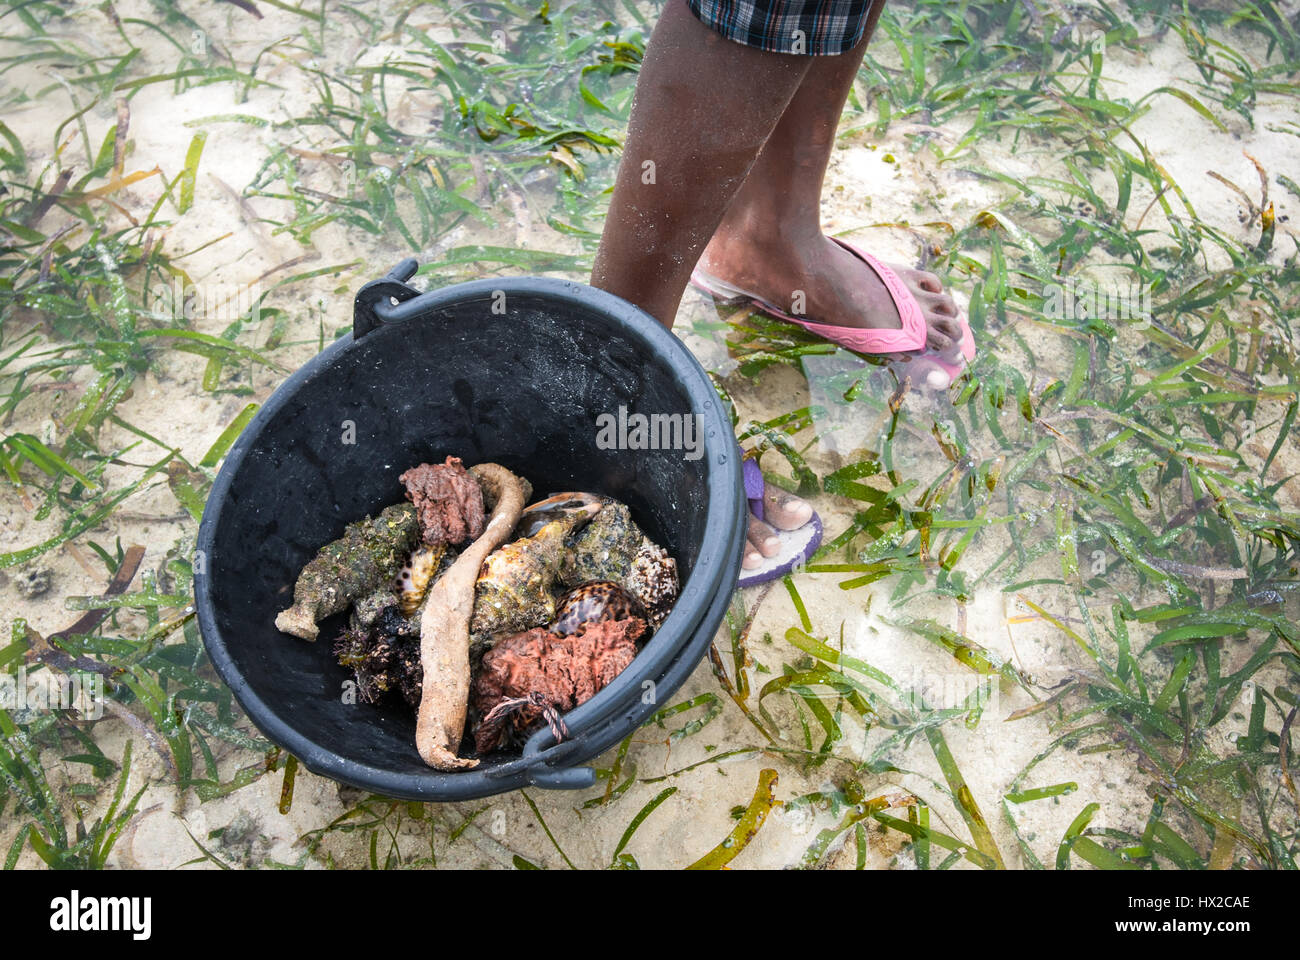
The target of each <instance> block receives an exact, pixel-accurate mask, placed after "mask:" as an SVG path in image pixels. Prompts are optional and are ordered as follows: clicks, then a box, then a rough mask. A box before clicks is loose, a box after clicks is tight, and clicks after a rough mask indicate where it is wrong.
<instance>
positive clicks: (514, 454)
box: [206, 293, 732, 774]
mask: <svg viewBox="0 0 1300 960" xmlns="http://www.w3.org/2000/svg"><path fill="white" fill-rule="evenodd" d="M493 303H494V301H493V299H492V298H491V296H484V297H479V298H470V299H464V300H460V301H458V302H454V303H452V304H449V305H444V306H442V307H440V308H438V309H436V310H435V311H433V312H430V313H427V314H425V315H423V316H418V317H416V318H414V319H412V320H408V321H403V322H400V323H396V322H395V323H389V324H385V325H383V326H381V327H379V328H378V329H375V330H373V331H371V332H369V333H367V334H366V335H365V336H363V337H362V338H361V339H360V340H358V341H356V342H352V341H351V339H350V338H348V339H347V340H345V341H344V342H343V343H340V344H336V345H335V346H334V347H332V348H330V349H329V350H328V351H326V353H325V354H323V355H322V356H321V357H318V358H317V359H316V361H314V362H313V363H312V364H310V365H309V366H308V367H307V368H305V369H304V371H302V372H301V374H300V375H298V376H296V377H295V378H293V379H292V380H290V381H289V382H288V383H287V384H286V385H285V387H283V388H282V389H281V390H280V391H279V392H278V393H277V394H276V396H275V397H274V398H273V399H272V401H271V402H270V403H268V405H267V407H266V408H265V409H264V410H263V411H262V413H261V415H260V416H259V418H258V420H256V421H255V422H254V424H253V426H251V427H250V428H249V430H248V431H247V432H246V433H245V435H244V436H243V437H241V438H240V441H239V444H238V445H237V447H236V449H235V451H232V454H231V458H230V460H229V461H228V463H227V466H226V470H231V471H233V472H232V474H231V476H230V477H229V482H228V484H227V486H226V491H225V494H226V495H225V498H224V499H223V500H222V502H221V505H220V510H219V513H218V514H217V517H216V520H215V524H214V526H213V528H212V530H211V538H210V541H209V545H210V546H209V549H210V555H209V556H208V557H207V558H206V563H207V567H208V578H209V590H210V597H211V603H212V610H213V618H214V624H213V626H214V627H215V629H216V631H217V632H218V633H219V636H220V638H221V642H222V643H223V644H224V646H225V648H226V651H227V653H228V655H229V657H230V660H231V664H232V666H233V668H234V670H235V671H237V672H238V674H239V675H240V676H241V678H242V680H243V681H244V682H245V683H246V684H247V686H248V687H249V688H251V690H252V691H253V693H255V694H256V696H257V697H258V699H259V700H261V701H262V703H263V704H264V706H265V707H266V708H267V709H269V710H270V711H271V712H272V713H273V714H275V715H276V717H277V718H278V719H279V720H280V721H281V722H282V723H284V724H285V725H287V726H288V727H290V728H292V729H294V730H296V731H298V732H299V733H300V734H302V736H304V737H305V738H306V739H308V740H309V741H311V742H312V743H313V744H315V745H316V746H318V747H319V748H320V750H322V751H325V752H328V753H332V754H336V755H338V756H339V757H341V758H344V760H345V761H352V762H356V763H362V764H365V765H367V766H372V767H378V768H380V769H384V770H388V771H394V772H398V773H404V772H405V773H411V774H421V773H424V774H427V773H429V772H430V771H429V770H428V768H427V767H426V766H424V764H423V763H422V762H421V760H420V758H419V756H418V754H417V753H416V751H415V746H414V731H415V720H414V716H413V711H411V710H410V708H408V707H407V706H406V705H405V703H403V702H401V701H400V699H398V698H394V699H393V700H392V701H390V702H388V703H385V704H384V705H382V706H376V705H372V704H366V703H347V702H345V699H346V698H345V691H346V689H347V687H346V686H345V684H346V682H347V681H349V680H350V679H351V673H350V671H347V670H345V669H344V668H342V667H340V666H338V664H337V663H336V662H335V660H334V657H333V653H332V646H333V641H334V639H335V637H336V636H337V634H338V632H339V630H340V629H341V627H342V626H343V624H344V623H345V621H346V614H340V615H338V616H335V617H333V618H331V619H330V620H327V621H325V622H324V623H323V624H322V630H321V635H320V637H319V639H318V640H317V641H316V642H315V643H310V642H307V641H304V640H300V639H298V638H296V637H292V636H289V635H287V634H283V633H281V632H279V631H278V630H276V628H275V626H274V618H275V615H276V614H277V613H278V612H279V611H280V610H282V609H284V608H285V607H287V606H289V605H290V604H291V603H292V595H293V586H294V582H295V580H296V579H297V576H298V572H299V570H300V569H301V568H302V566H303V565H304V564H305V563H307V562H308V561H309V560H310V559H311V558H312V557H313V556H314V555H315V552H316V551H317V550H318V549H319V548H320V547H322V546H323V545H324V544H326V543H328V542H329V541H331V540H334V539H337V538H338V537H339V536H340V535H341V534H342V532H343V528H344V526H345V525H346V524H348V523H350V522H352V521H355V520H358V519H360V518H362V517H363V516H365V515H367V514H374V513H376V512H377V511H379V510H381V509H383V508H384V507H385V506H388V505H389V504H392V503H397V502H401V501H402V500H403V499H404V496H403V488H402V486H401V484H400V482H399V481H398V476H399V475H400V474H401V473H402V472H403V471H404V470H406V469H408V468H409V467H412V466H415V465H416V464H419V463H424V462H440V461H441V460H442V459H443V458H444V457H446V456H448V455H452V456H459V457H461V458H463V459H464V461H465V463H466V464H467V465H472V464H474V463H480V462H484V461H495V462H499V463H501V464H503V465H505V466H506V467H508V468H510V469H511V470H513V471H515V472H517V473H519V474H520V475H521V476H524V477H526V478H527V479H528V480H529V481H531V482H532V484H533V488H534V496H535V497H540V496H544V495H546V494H549V493H553V492H558V491H561V490H588V491H592V492H597V493H602V494H607V495H609V496H612V497H615V498H617V499H619V500H622V501H623V502H624V503H626V504H627V505H628V506H629V507H630V508H631V511H632V516H633V518H634V519H635V520H636V522H637V523H638V524H639V525H640V526H641V527H642V529H644V530H645V531H646V532H647V533H648V534H649V535H650V536H651V538H653V539H654V540H655V541H657V542H658V543H660V544H661V545H663V546H664V547H665V548H666V549H667V550H668V552H669V553H670V554H671V555H672V556H674V557H675V558H676V559H677V562H678V569H679V576H680V578H681V581H682V583H683V584H685V583H686V582H687V579H688V578H689V577H690V575H691V572H692V570H693V568H694V565H695V563H696V561H697V559H698V558H699V556H700V550H701V547H702V545H703V543H704V537H705V525H706V520H707V517H708V513H709V511H708V498H709V492H708V491H709V482H708V481H709V475H708V472H709V470H710V459H711V458H710V455H708V454H705V455H702V456H699V457H698V458H691V457H690V456H689V454H688V451H684V450H683V449H659V450H656V449H637V450H632V449H619V448H618V446H617V445H615V446H614V447H613V448H604V447H606V443H605V441H607V440H608V439H610V436H611V435H610V434H609V433H606V434H605V435H603V436H602V435H601V434H600V431H599V429H598V423H597V419H596V418H597V416H598V415H600V414H609V415H611V416H612V417H613V418H614V421H613V423H614V424H615V431H617V423H618V421H619V417H620V408H623V410H624V411H625V412H626V417H632V416H633V415H635V414H637V413H641V414H645V415H649V414H659V415H680V416H682V417H685V416H688V415H690V414H691V413H692V407H691V402H690V394H689V392H688V388H687V387H686V386H685V385H684V382H683V380H682V375H681V373H680V372H679V371H678V370H676V369H674V367H673V365H672V363H671V360H670V359H669V358H668V357H665V356H662V355H660V354H659V353H658V352H657V351H655V350H653V349H651V348H650V347H649V346H648V345H647V343H646V341H645V340H644V339H643V338H641V337H640V336H639V335H637V334H636V333H634V332H633V331H631V330H630V329H628V328H627V327H626V326H624V325H622V324H620V323H618V322H617V321H615V320H613V319H612V318H610V317H608V316H606V315H604V314H603V313H602V312H601V311H599V310H597V309H595V308H586V307H584V306H582V305H580V304H574V303H573V302H571V301H568V300H564V299H560V298H554V297H551V296H548V295H546V294H544V293H538V294H533V295H529V294H519V293H514V294H512V295H511V296H510V298H509V307H508V309H507V310H506V311H505V312H504V313H494V312H493V310H492V306H493ZM631 422H632V423H633V425H635V420H633V421H631ZM706 429H710V430H712V429H713V428H712V427H707V428H706ZM716 432H720V431H715V433H716ZM615 435H616V434H615ZM349 441H351V442H349ZM724 441H725V442H727V443H731V442H732V441H731V439H730V436H729V434H728V435H727V436H725V437H721V438H719V437H713V438H710V440H709V443H710V448H711V449H712V450H717V449H719V448H718V444H720V443H721V442H724ZM703 442H704V441H703V438H700V447H699V450H701V451H703V450H704V449H705V448H704V446H703ZM223 479H225V478H223ZM220 486H221V484H220V483H219V484H218V487H219V488H220ZM703 599H704V600H705V601H706V602H707V599H708V598H707V597H706V598H703ZM678 606H679V607H681V606H682V603H681V602H679V604H678ZM701 606H703V605H701ZM677 612H678V611H675V615H676V613H677ZM685 612H686V613H688V615H690V612H689V611H685ZM702 614H703V609H701V610H700V611H698V612H696V614H695V616H697V617H698V616H699V615H702ZM690 622H691V623H694V622H695V620H691V621H690ZM683 639H685V636H683ZM636 666H637V665H636V662H634V663H633V664H632V666H631V667H630V668H629V669H630V670H635V669H636ZM254 719H257V718H256V717H255V718H254ZM466 746H468V744H466ZM303 759H307V758H303ZM510 759H513V756H512V755H508V754H503V755H500V756H499V757H494V758H488V759H486V760H485V761H484V763H483V764H482V765H481V766H480V768H479V770H480V771H482V770H484V768H490V767H491V766H493V765H495V764H499V763H502V762H504V761H508V760H510Z"/></svg>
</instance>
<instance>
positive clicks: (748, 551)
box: [740, 543, 763, 570]
mask: <svg viewBox="0 0 1300 960" xmlns="http://www.w3.org/2000/svg"><path fill="white" fill-rule="evenodd" d="M762 565H763V555H762V554H761V553H759V552H758V551H757V550H755V549H754V545H753V544H752V543H746V544H745V555H744V556H743V557H742V558H741V560H740V566H741V568H742V569H744V570H756V569H757V568H759V567H761V566H762Z"/></svg>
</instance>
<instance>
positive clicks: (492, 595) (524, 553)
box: [470, 493, 601, 635]
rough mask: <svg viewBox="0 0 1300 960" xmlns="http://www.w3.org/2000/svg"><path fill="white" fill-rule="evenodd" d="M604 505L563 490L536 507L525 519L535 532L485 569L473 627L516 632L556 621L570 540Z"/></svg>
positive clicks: (480, 631)
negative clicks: (556, 591) (557, 594)
mask: <svg viewBox="0 0 1300 960" xmlns="http://www.w3.org/2000/svg"><path fill="white" fill-rule="evenodd" d="M600 509H601V501H600V499H599V498H597V497H594V496H592V495H590V494H570V493H562V494H558V495H557V496H554V497H549V498H547V499H546V500H543V501H539V502H538V503H535V504H533V505H531V506H530V507H529V508H528V509H527V510H526V511H525V512H524V514H523V516H522V517H521V523H522V527H523V529H525V530H534V531H535V532H534V533H533V534H532V535H531V536H524V537H523V538H522V539H519V540H515V541H514V542H513V543H508V544H506V545H505V546H504V547H501V548H500V549H498V550H497V551H496V552H494V553H493V554H492V555H491V556H489V557H488V558H487V560H486V562H484V564H483V569H482V570H481V571H480V572H479V577H478V582H477V583H476V584H475V588H474V619H473V620H472V621H471V623H470V630H471V631H472V632H473V633H475V634H480V635H482V634H493V633H501V632H511V633H514V632H516V631H519V630H527V629H528V628H530V627H536V626H540V625H542V624H546V623H550V622H551V620H553V619H554V618H555V595H554V589H555V580H556V576H557V574H558V573H559V570H560V563H561V562H562V561H563V560H564V551H565V541H566V538H567V537H568V536H569V534H570V533H572V532H573V531H574V530H576V529H577V528H578V527H579V526H581V525H582V524H584V523H586V522H587V521H588V520H590V519H591V518H592V517H593V516H594V515H595V514H596V513H598V512H599V511H600ZM518 529H520V528H519V527H516V531H518Z"/></svg>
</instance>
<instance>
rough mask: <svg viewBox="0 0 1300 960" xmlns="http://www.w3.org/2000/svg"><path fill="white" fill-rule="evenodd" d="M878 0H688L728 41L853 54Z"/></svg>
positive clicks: (769, 48)
mask: <svg viewBox="0 0 1300 960" xmlns="http://www.w3.org/2000/svg"><path fill="white" fill-rule="evenodd" d="M872 2H873V0H686V5H687V6H688V7H689V8H690V11H691V13H693V14H695V16H696V17H697V18H698V19H699V21H700V22H701V23H703V24H704V25H705V26H706V27H709V28H710V29H713V30H716V31H717V32H718V33H720V34H722V35H723V36H724V37H726V38H727V39H728V40H734V41H736V42H737V43H743V44H744V45H745V46H747V47H756V48H758V49H759V50H767V51H769V52H771V53H793V54H805V55H808V56H814V57H824V56H834V55H836V54H840V53H847V52H848V51H850V50H852V49H853V48H854V47H856V46H857V45H858V43H859V42H860V41H861V40H862V30H863V28H864V27H865V26H866V23H867V16H868V15H869V14H870V13H871V7H872Z"/></svg>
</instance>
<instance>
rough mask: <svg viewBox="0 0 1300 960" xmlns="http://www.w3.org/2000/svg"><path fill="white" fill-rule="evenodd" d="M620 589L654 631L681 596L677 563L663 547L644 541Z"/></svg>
mask: <svg viewBox="0 0 1300 960" xmlns="http://www.w3.org/2000/svg"><path fill="white" fill-rule="evenodd" d="M623 587H624V589H626V590H627V592H628V593H630V594H631V595H632V596H633V597H634V598H635V599H636V600H638V601H639V602H640V603H641V605H642V606H643V607H645V611H646V616H647V618H648V619H649V621H650V626H651V627H652V628H654V629H656V630H657V629H658V628H659V624H661V623H663V621H664V618H665V617H667V616H668V612H669V611H670V610H671V609H672V607H673V604H674V603H675V602H676V601H677V594H678V593H679V592H681V588H680V585H679V584H678V581H677V561H676V560H674V559H673V558H672V557H670V556H669V555H668V551H666V550H665V549H664V548H663V547H661V546H659V545H658V544H657V543H652V542H651V541H650V540H648V539H647V540H645V541H644V542H643V543H642V544H641V547H640V549H639V550H637V553H636V557H634V558H633V560H632V569H631V570H629V571H628V574H627V576H626V577H624V578H623Z"/></svg>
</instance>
